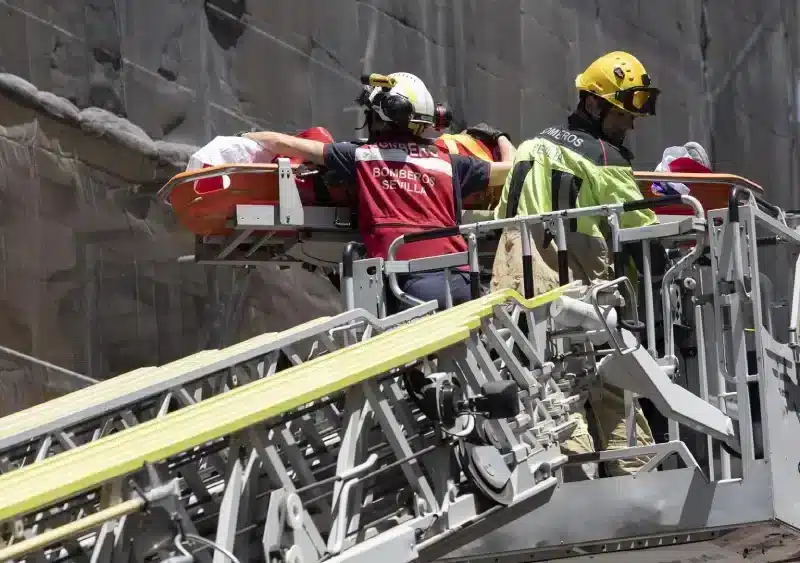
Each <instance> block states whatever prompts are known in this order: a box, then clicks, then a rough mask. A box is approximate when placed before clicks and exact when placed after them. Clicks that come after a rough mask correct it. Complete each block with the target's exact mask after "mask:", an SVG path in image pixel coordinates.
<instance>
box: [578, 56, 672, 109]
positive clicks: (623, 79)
mask: <svg viewBox="0 0 800 563" xmlns="http://www.w3.org/2000/svg"><path fill="white" fill-rule="evenodd" d="M575 87H576V88H577V89H578V90H583V91H586V92H591V93H592V94H594V95H596V96H599V97H600V98H603V99H604V100H606V101H608V102H609V103H611V104H613V105H615V106H616V107H618V108H619V109H621V110H624V111H627V112H629V113H632V114H633V115H636V116H644V115H655V114H656V99H657V98H658V95H659V93H660V90H659V89H658V88H653V87H651V86H650V76H649V75H648V74H647V70H645V68H644V65H643V64H642V63H641V62H639V59H637V58H636V57H634V56H633V55H631V54H630V53H626V52H624V51H613V52H611V53H606V54H605V55H603V56H602V57H600V58H599V59H597V60H596V61H594V62H593V63H592V64H590V65H589V66H588V68H587V69H586V70H584V71H583V72H582V73H581V74H579V75H578V76H577V78H575Z"/></svg>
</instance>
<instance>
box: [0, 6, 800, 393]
mask: <svg viewBox="0 0 800 563" xmlns="http://www.w3.org/2000/svg"><path fill="white" fill-rule="evenodd" d="M796 31H797V14H796V8H795V7H794V3H793V2H779V1H778V0H662V1H653V0H361V1H358V0H206V1H202V0H127V1H112V0H85V1H80V0H77V1H73V2H58V1H55V0H0V72H5V73H9V74H10V75H15V76H16V77H19V78H21V79H24V80H25V81H27V82H29V83H30V84H32V85H33V86H35V88H36V89H38V94H37V96H38V98H37V99H38V100H39V101H40V102H41V103H39V104H38V105H36V104H34V105H31V104H30V103H27V102H26V101H25V100H24V99H22V98H20V97H19V96H16V97H15V96H14V95H12V92H11V90H9V89H8V88H6V89H5V90H2V91H3V92H4V94H3V96H2V97H0V98H2V99H0V163H1V164H2V168H0V198H1V199H2V203H3V205H2V212H0V256H2V261H1V262H2V266H0V287H2V292H0V344H5V345H8V346H10V347H12V348H15V349H19V350H21V351H24V352H27V353H31V354H34V355H37V356H41V357H44V358H46V359H48V360H51V361H54V362H57V363H59V364H62V365H65V366H67V367H69V368H71V369H75V370H77V371H80V372H83V373H88V374H90V375H92V376H94V377H108V376H111V375H114V374H117V373H120V372H122V371H126V370H129V369H133V368H135V367H138V366H141V365H145V364H153V363H161V362H164V361H168V360H170V359H173V358H175V357H177V356H179V355H183V354H186V353H189V352H192V351H194V350H196V349H197V348H198V347H201V346H205V345H207V344H208V343H209V342H211V341H212V340H213V339H212V340H209V339H210V338H212V335H214V334H216V335H220V334H221V333H222V332H226V330H225V329H224V328H223V327H224V325H225V323H228V325H227V326H229V329H228V330H227V333H228V334H229V336H230V338H232V339H234V340H235V339H238V338H242V337H244V336H246V335H248V334H252V333H254V332H257V331H259V330H263V329H264V328H265V327H269V328H273V329H274V328H282V327H285V326H288V325H291V324H294V323H295V322H299V321H302V320H305V319H306V318H308V317H310V316H315V315H317V314H321V313H324V312H332V311H335V310H337V308H338V302H337V297H336V295H335V293H334V292H333V291H332V290H331V288H330V287H329V286H328V284H327V282H326V280H324V279H322V278H320V277H319V276H315V275H313V274H310V273H308V272H299V273H288V272H278V271H276V270H274V269H269V268H267V269H264V270H263V271H261V272H256V273H255V274H252V275H251V276H250V277H251V283H250V286H249V288H248V289H247V293H246V299H245V301H244V302H243V304H242V305H241V306H239V307H238V308H237V307H236V306H235V303H233V304H232V302H227V301H226V300H225V299H222V297H230V295H231V294H234V293H236V292H237V291H239V290H238V289H236V288H237V287H239V286H236V285H235V284H234V281H235V280H232V276H233V273H232V272H231V271H219V270H216V271H211V272H210V271H206V270H204V269H201V268H198V267H191V266H177V265H176V264H175V263H174V258H175V257H176V256H177V255H179V254H181V253H182V252H187V251H190V239H189V238H188V237H186V236H185V235H182V234H181V233H179V232H177V231H176V229H175V226H174V222H173V221H172V220H171V218H170V217H168V216H166V215H165V214H164V212H163V210H161V209H159V208H158V207H156V206H155V205H153V198H152V194H153V192H154V190H156V189H157V188H158V186H159V185H160V184H161V183H163V181H165V180H166V178H168V177H169V176H170V175H171V174H172V173H174V172H175V171H177V170H179V169H180V166H181V163H182V159H183V158H185V156H186V154H188V153H189V152H191V148H192V146H196V145H199V144H202V143H204V142H205V141H207V140H209V139H210V138H212V137H213V136H214V135H217V134H226V133H234V132H237V131H240V130H242V129H249V128H251V127H259V128H275V129H280V130H285V131H292V130H296V129H301V128H305V127H307V126H309V125H312V124H314V125H324V126H326V127H328V128H330V129H331V130H332V131H333V132H334V134H335V135H337V136H338V137H340V138H345V137H347V136H350V135H353V128H354V127H355V126H356V125H357V122H358V119H357V115H356V114H354V113H345V112H343V111H342V108H343V107H344V106H347V105H350V104H352V100H353V98H354V97H355V95H356V94H357V92H358V88H359V84H358V80H357V77H358V75H359V74H360V73H361V72H363V71H364V70H372V71H379V72H391V71H395V70H406V71H409V72H414V73H416V74H418V75H420V76H421V77H422V78H423V79H424V80H425V81H426V82H427V83H428V84H429V86H430V88H431V90H432V91H433V93H434V95H435V96H436V97H437V98H438V99H440V100H441V101H445V102H447V103H449V104H450V105H451V106H452V107H453V109H454V111H455V114H456V118H457V119H458V121H459V122H460V123H473V122H477V121H488V122H489V123H492V124H494V125H496V126H498V127H500V128H503V129H505V130H507V131H509V132H510V133H511V134H512V135H513V136H514V138H515V139H522V138H524V137H526V136H529V135H532V134H534V133H536V132H538V131H539V130H541V129H542V128H544V127H546V126H548V125H550V124H552V123H557V122H560V121H562V120H563V119H564V118H565V116H566V114H567V112H568V111H569V109H570V107H571V106H572V105H573V103H574V99H575V94H574V91H573V81H574V77H575V75H576V74H577V73H578V72H580V70H582V68H583V67H585V66H586V65H587V64H588V63H589V62H591V60H593V59H594V58H595V57H596V56H599V55H600V54H602V53H604V52H606V51H608V50H612V49H626V50H630V51H632V52H634V53H635V54H636V55H637V56H639V57H640V58H641V60H642V61H643V62H644V63H645V64H646V66H647V68H648V70H649V71H650V73H651V75H652V76H653V78H654V80H655V82H656V84H657V85H658V86H660V87H662V89H663V95H662V98H661V101H660V108H659V115H658V116H657V117H655V118H651V119H648V120H642V121H641V122H640V123H639V124H638V125H637V129H636V131H635V133H634V135H633V139H632V142H631V146H632V148H633V150H634V152H635V153H636V154H637V161H638V166H639V167H640V168H642V169H652V168H653V167H654V166H655V164H656V163H657V162H658V161H659V160H660V155H661V151H662V150H663V149H664V148H665V147H666V146H669V145H671V144H682V143H683V142H685V141H687V140H697V141H699V142H701V143H703V144H704V145H706V147H707V148H709V150H710V151H711V153H712V155H713V157H714V159H715V161H716V166H717V168H718V169H720V170H726V171H731V172H736V173H740V174H743V175H746V176H748V177H750V178H752V179H753V180H755V181H757V182H760V183H762V184H763V185H764V186H765V187H766V188H767V189H768V191H769V194H770V198H771V199H773V200H774V201H776V202H777V203H779V204H782V205H785V206H789V207H792V206H797V203H798V202H797V201H796V200H797V198H798V196H797V190H796V189H794V188H793V187H792V186H793V185H794V181H795V175H796V172H795V164H794V163H795V162H796V161H797V148H796V139H797V107H796V104H795V100H796V91H797V87H796V84H797V61H798V53H797V41H796V39H795V36H796V35H797V34H796ZM28 86H29V85H28ZM26 87H27V86H26ZM22 89H23V90H24V89H25V88H22ZM12 90H13V89H12ZM23 98H24V97H23ZM54 100H55V101H54ZM64 100H66V101H68V102H69V104H67V105H66V106H65V105H64V104H63V102H64ZM59 104H61V105H59ZM65 107H66V109H64V108H65ZM58 108H60V109H58ZM86 108H89V109H88V110H87V111H89V113H88V114H87V111H83V112H81V110H86ZM92 108H95V109H92ZM96 108H100V109H96ZM101 110H105V111H101ZM59 112H61V114H63V115H61V116H60V117H59V116H58V115H56V116H54V115H52V114H53V113H56V114H58V113H59ZM65 115H66V116H67V117H68V118H69V119H67V117H65ZM121 130H124V131H125V132H126V134H128V137H129V138H131V139H134V140H135V142H134V141H132V142H130V143H127V144H126V143H122V142H120V141H119V140H115V137H114V132H118V131H121ZM137 147H138V148H137ZM781 259H788V256H782V258H781ZM772 263H773V264H774V263H777V261H776V260H774V258H773V260H772ZM776 276H777V278H779V279H776V280H775V281H776V288H777V289H778V291H779V292H785V290H786V286H787V283H786V281H785V280H784V278H786V274H785V272H781V273H779V274H776ZM781 276H782V277H781ZM236 283H241V281H239V282H236ZM215 295H216V296H218V297H219V298H216V297H215ZM226 311H227V312H226ZM231 311H233V312H231ZM225 319H227V320H225ZM198 335H199V336H198ZM8 369H9V370H10V371H9V373H13V374H16V375H14V376H13V377H10V376H9V377H5V379H3V380H2V381H3V382H4V383H0V385H5V386H6V391H3V390H2V389H0V396H3V395H4V393H5V396H7V397H11V396H12V395H13V396H14V397H17V398H15V399H12V400H11V401H10V402H12V403H13V406H11V405H7V407H6V408H18V407H19V406H21V405H22V404H23V403H28V402H31V401H34V402H35V401H38V400H41V398H42V397H44V396H45V395H44V393H45V392H46V388H47V386H51V387H52V386H54V385H60V386H61V387H63V386H64V385H67V384H64V383H63V380H62V379H59V380H58V381H59V382H61V383H54V382H53V381H51V380H49V379H47V378H46V377H43V376H41V375H40V374H39V375H37V374H34V373H33V372H30V371H28V370H27V369H26V368H25V369H24V366H22V365H21V364H20V365H17V364H16V363H14V364H9V368H8ZM20 381H27V382H29V383H30V382H31V381H34V382H36V384H37V385H39V387H37V388H36V389H39V390H38V391H34V392H32V393H27V394H26V395H25V394H24V393H23V395H25V397H22V395H20V392H19V389H20V387H19V385H18V382H20ZM9 386H10V387H9ZM61 387H59V388H58V389H55V390H51V391H52V392H54V393H56V392H62V391H61V390H59V389H61ZM8 389H11V390H12V391H13V393H12V392H10V391H8ZM47 392H49V391H47ZM15 393H16V394H15ZM20 397H22V398H20ZM1 408H2V406H0V409H1Z"/></svg>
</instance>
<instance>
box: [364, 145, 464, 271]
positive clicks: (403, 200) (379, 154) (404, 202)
mask: <svg viewBox="0 0 800 563" xmlns="http://www.w3.org/2000/svg"><path fill="white" fill-rule="evenodd" d="M356 184H357V186H358V225H359V230H360V231H361V237H362V239H363V242H364V245H365V246H366V250H367V255H368V256H370V257H380V258H383V259H386V254H387V251H388V250H389V245H390V244H391V243H392V241H393V240H394V239H395V238H397V237H398V236H400V235H404V234H406V233H413V232H418V231H423V230H428V229H434V228H438V227H452V226H454V225H456V211H455V192H454V190H453V167H452V164H451V163H450V157H449V155H448V154H447V153H446V152H444V151H441V150H438V148H437V147H436V145H434V144H433V143H431V142H429V141H426V140H425V139H419V138H414V137H406V138H401V139H399V140H388V139H380V140H377V141H375V142H372V143H368V144H364V145H361V146H359V147H358V148H357V149H356ZM466 250H467V244H466V241H465V240H464V238H463V237H462V236H454V237H447V238H439V239H434V240H428V241H420V242H413V243H410V244H404V245H402V246H401V247H400V249H399V251H398V253H397V256H396V258H397V259H398V260H410V259H413V258H424V257H428V256H436V255H441V254H452V253H454V252H465V251H466Z"/></svg>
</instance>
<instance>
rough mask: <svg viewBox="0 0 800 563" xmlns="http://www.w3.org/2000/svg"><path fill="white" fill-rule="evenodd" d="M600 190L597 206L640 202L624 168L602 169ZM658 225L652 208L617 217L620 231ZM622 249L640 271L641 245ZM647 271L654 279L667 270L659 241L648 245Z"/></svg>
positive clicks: (641, 269)
mask: <svg viewBox="0 0 800 563" xmlns="http://www.w3.org/2000/svg"><path fill="white" fill-rule="evenodd" d="M598 184H599V186H600V188H601V190H600V193H599V194H598V195H599V196H600V197H599V199H600V202H599V203H600V204H603V203H627V202H629V201H639V200H642V199H644V196H643V195H642V192H641V190H640V189H639V184H638V183H637V182H636V179H635V178H634V176H633V171H632V170H631V169H630V168H627V167H606V168H604V169H603V176H602V179H601V180H600V181H599V182H598ZM654 223H658V218H657V217H656V214H655V213H654V212H653V210H652V209H639V210H637V211H627V212H625V213H622V214H621V215H620V228H622V229H629V228H633V227H644V226H646V225H652V224H654ZM625 250H626V251H627V253H628V255H629V256H630V257H631V259H632V260H633V262H634V264H635V266H636V269H637V270H638V271H639V272H642V271H643V268H644V260H643V256H642V246H641V244H639V243H636V244H627V245H625ZM650 257H651V261H650V265H651V267H650V269H651V273H652V275H653V276H654V277H660V276H662V275H664V272H665V271H666V269H667V267H668V263H667V256H666V250H665V249H664V246H663V245H662V244H661V241H659V240H652V241H651V242H650Z"/></svg>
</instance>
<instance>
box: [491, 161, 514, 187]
mask: <svg viewBox="0 0 800 563" xmlns="http://www.w3.org/2000/svg"><path fill="white" fill-rule="evenodd" d="M513 163H514V156H513V155H512V156H511V160H508V161H505V162H492V163H490V164H489V186H490V187H495V186H502V185H503V184H505V183H506V178H507V177H508V173H509V172H510V171H511V166H512V164H513Z"/></svg>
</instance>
